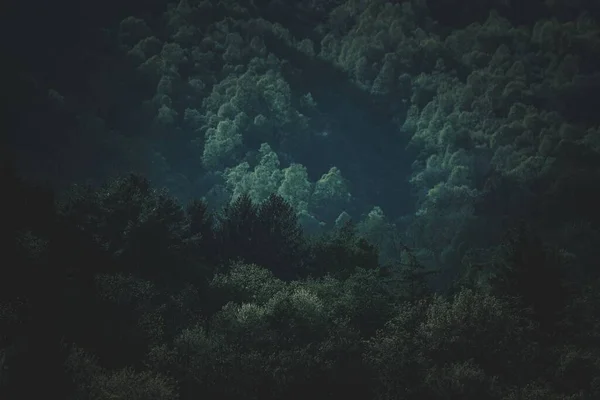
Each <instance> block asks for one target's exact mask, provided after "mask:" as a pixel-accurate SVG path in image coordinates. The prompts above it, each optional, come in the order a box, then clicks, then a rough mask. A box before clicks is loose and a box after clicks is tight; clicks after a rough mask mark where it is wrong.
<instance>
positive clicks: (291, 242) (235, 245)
mask: <svg viewBox="0 0 600 400" xmlns="http://www.w3.org/2000/svg"><path fill="white" fill-rule="evenodd" d="M216 234H217V237H218V240H219V247H220V248H219V252H220V261H221V262H222V263H227V262H229V261H233V260H236V259H242V260H244V261H245V262H247V263H254V264H258V265H261V266H263V267H265V268H268V269H270V270H271V271H272V272H273V273H274V274H275V276H277V277H279V278H282V279H286V280H289V279H293V278H294V277H296V276H297V275H298V272H299V268H300V266H301V260H302V257H303V253H304V239H303V236H302V230H301V228H300V226H299V225H298V220H297V218H296V213H295V211H294V209H293V208H292V207H291V206H290V205H289V204H288V203H287V202H286V201H285V200H283V198H282V197H281V196H279V195H276V194H272V195H270V196H269V197H268V198H267V199H266V200H265V201H263V202H262V203H260V204H259V205H256V204H254V203H253V202H252V200H251V199H250V196H249V195H247V194H246V195H241V196H239V197H238V198H237V199H236V200H234V201H233V202H232V203H231V204H229V205H227V206H226V207H225V209H224V210H223V213H222V215H221V216H220V217H219V225H218V227H217V232H216Z"/></svg>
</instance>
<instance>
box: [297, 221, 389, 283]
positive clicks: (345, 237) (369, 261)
mask: <svg viewBox="0 0 600 400" xmlns="http://www.w3.org/2000/svg"><path fill="white" fill-rule="evenodd" d="M310 252H311V254H310V262H309V263H308V265H307V266H306V273H308V274H310V275H312V276H313V277H321V276H325V275H328V274H329V275H332V276H335V277H338V278H342V279H344V278H347V277H348V276H350V274H352V272H353V271H354V270H355V269H356V268H358V267H360V268H365V269H377V268H378V267H379V255H378V252H377V249H376V248H375V246H373V245H372V244H370V243H369V242H367V241H366V240H365V239H363V238H361V237H360V236H358V233H357V231H356V227H355V226H354V225H353V224H352V222H350V221H349V222H348V223H346V224H344V225H343V226H342V227H341V229H338V230H335V231H334V232H332V233H329V234H325V235H323V236H322V237H318V238H316V239H314V240H313V241H312V243H311V244H310Z"/></svg>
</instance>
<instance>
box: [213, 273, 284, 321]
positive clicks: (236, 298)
mask: <svg viewBox="0 0 600 400" xmlns="http://www.w3.org/2000/svg"><path fill="white" fill-rule="evenodd" d="M284 288H285V283H284V282H283V281H281V280H280V279H278V278H276V277H275V276H274V275H273V273H272V272H271V271H269V270H268V269H266V268H264V267H260V266H258V265H254V264H234V265H232V266H231V268H230V270H229V271H228V272H227V273H226V274H223V273H220V274H217V275H215V277H214V278H213V280H212V281H211V283H210V289H211V291H212V292H213V294H212V295H211V304H212V305H213V306H214V308H215V309H216V310H218V309H220V308H221V307H222V306H223V305H225V304H226V303H228V302H230V301H231V302H234V303H237V304H242V303H249V302H250V303H255V304H265V303H266V302H267V301H268V300H269V299H271V297H273V295H275V293H277V292H279V291H281V290H283V289H284Z"/></svg>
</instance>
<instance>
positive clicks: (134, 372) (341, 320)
mask: <svg viewBox="0 0 600 400" xmlns="http://www.w3.org/2000/svg"><path fill="white" fill-rule="evenodd" d="M13 183H14V182H13ZM21 184H22V183H19V185H21ZM19 185H15V193H14V195H15V199H13V200H14V201H13V206H15V207H17V205H18V204H20V203H21V202H22V201H21V200H19V199H22V198H28V196H31V195H32V194H33V193H35V192H30V191H28V190H27V189H26V187H25V186H23V188H22V189H18V187H19ZM46 200H47V199H46ZM31 204H36V203H31ZM19 210H20V211H19V212H20V213H21V214H20V215H26V214H27V213H28V210H27V207H22V208H21V209H19ZM39 214H40V215H41V221H43V223H42V222H40V223H36V221H35V219H33V220H32V219H27V218H23V219H22V220H21V221H19V222H17V223H13V224H12V225H9V226H5V227H4V228H3V229H5V232H12V235H13V237H12V242H11V243H13V244H15V246H16V248H15V249H14V250H13V252H12V253H10V255H11V256H14V259H13V265H14V266H15V268H21V269H22V271H21V270H19V271H21V275H20V276H19V278H18V279H17V280H14V281H10V282H9V284H7V283H6V282H5V281H0V283H2V285H3V292H1V293H0V327H1V328H2V336H0V367H2V368H0V396H1V397H2V398H4V397H6V398H18V396H21V397H28V396H29V395H30V394H31V393H32V392H33V390H34V388H32V389H31V390H29V389H28V386H27V385H28V384H29V383H30V382H32V381H34V382H40V383H41V384H44V387H45V388H47V391H48V393H49V394H52V395H57V397H61V398H72V399H97V400H103V399H106V400H111V399H156V400H162V399H164V400H170V399H177V398H179V399H181V400H187V399H195V398H198V397H206V398H220V399H231V400H233V399H240V398H243V399H257V400H258V399H261V400H263V399H266V400H269V399H273V400H275V399H282V398H286V399H298V400H300V399H305V398H314V399H318V400H320V399H323V400H325V399H331V398H347V399H357V400H358V399H361V400H363V399H374V400H383V399H390V400H391V399H398V398H402V399H407V400H410V399H432V400H435V399H464V398H481V399H498V400H508V399H515V400H516V399H557V400H558V399H572V400H583V399H587V398H596V397H598V395H600V389H599V387H600V380H598V378H597V377H598V376H599V375H600V363H599V362H598V360H599V359H600V353H599V352H598V338H599V337H600V329H598V326H600V324H599V322H598V308H599V306H598V304H600V302H599V301H598V300H599V299H598V296H597V292H598V290H597V286H598V284H597V282H592V283H590V284H589V285H587V286H586V287H584V288H582V289H581V290H580V291H579V293H578V294H577V295H576V296H571V293H570V292H569V291H567V290H566V289H565V282H566V280H565V278H564V276H563V275H562V273H561V268H562V266H561V265H562V264H561V262H560V261H561V258H560V257H558V254H557V253H555V252H552V251H550V250H549V249H548V248H547V247H545V246H543V244H542V242H541V240H539V239H537V238H536V236H535V235H533V234H532V233H531V232H530V231H528V230H526V229H520V230H516V231H514V232H512V233H511V234H509V235H508V236H507V238H506V240H505V241H504V242H503V243H502V245H501V246H500V250H499V252H498V254H497V255H496V257H495V258H493V259H492V260H489V261H488V262H487V263H486V262H485V261H486V260H482V265H490V264H491V265H493V267H494V269H493V273H494V276H493V278H492V279H490V284H489V289H490V290H487V288H486V287H485V286H481V285H471V287H465V285H463V286H457V287H456V288H455V292H454V293H453V294H452V295H450V296H448V295H442V294H434V293H431V292H430V290H429V288H428V285H427V279H426V277H427V275H428V274H429V273H430V271H428V270H426V269H425V268H424V266H423V264H422V263H420V261H419V260H418V259H417V257H416V256H415V255H414V254H413V251H412V249H409V248H408V247H406V246H404V245H402V244H401V243H400V242H398V241H397V240H396V239H397V238H396V237H391V238H389V240H390V241H393V244H394V248H392V249H391V250H392V251H391V253H390V254H395V255H397V258H398V259H393V261H394V262H393V263H390V264H388V265H386V266H385V268H382V267H380V266H379V263H378V261H379V257H378V251H377V248H376V247H374V246H373V245H372V244H370V243H369V242H368V241H367V240H365V239H363V238H361V237H360V236H359V234H358V233H357V229H356V228H355V227H354V226H353V225H352V223H351V222H347V223H345V224H344V225H342V226H341V227H339V228H337V229H336V230H335V231H333V232H331V233H329V234H326V235H323V236H322V237H319V238H313V239H312V240H311V241H307V240H306V239H305V238H304V236H303V235H302V231H301V230H300V228H299V226H298V222H297V218H296V212H295V210H294V209H293V207H292V206H291V205H290V204H289V203H287V202H286V201H285V200H284V199H283V198H282V197H281V196H280V195H276V194H273V195H270V196H269V197H268V198H267V199H266V200H265V201H263V202H262V203H254V202H253V201H252V199H251V198H250V196H249V195H243V194H242V195H240V196H239V197H238V198H237V199H236V200H235V201H234V202H232V203H231V204H229V205H228V206H227V207H226V208H225V209H224V210H223V212H222V213H221V214H219V215H218V216H216V217H214V216H213V215H211V214H210V213H209V212H208V210H207V207H206V204H205V203H203V202H197V201H194V202H192V203H190V204H189V205H188V207H187V208H186V209H185V211H184V210H183V208H181V207H180V206H179V205H178V204H177V202H175V200H174V199H172V198H170V197H169V196H167V195H166V193H164V192H161V191H156V190H154V189H152V188H151V187H150V185H149V183H148V182H147V181H146V180H144V179H142V178H139V177H136V176H129V177H126V178H121V179H117V180H114V181H111V182H110V183H109V184H107V185H105V186H103V187H102V188H100V189H98V190H94V189H92V188H87V187H75V188H74V189H73V190H72V191H71V192H70V195H69V196H68V197H67V198H66V199H65V200H63V201H62V202H60V203H59V204H58V207H57V210H56V212H55V210H54V209H53V207H50V206H48V204H46V207H45V208H43V209H42V210H41V211H40V212H39ZM371 216H372V217H373V218H371V222H375V223H374V224H373V225H369V226H368V227H371V228H377V229H374V230H371V231H369V230H368V229H367V230H364V231H363V232H367V231H368V232H372V233H373V232H374V233H376V234H380V233H382V232H384V231H385V230H383V231H380V230H379V229H378V228H380V227H386V226H387V225H386V223H384V220H383V219H382V215H381V213H378V212H377V210H376V211H375V212H374V213H372V215H371ZM363 228H367V226H363ZM380 236H385V235H383V234H381V235H380ZM398 255H399V256H398ZM215 272H216V273H215ZM10 283H13V284H14V285H12V286H11V284H10ZM13 286H14V287H13ZM553 297H556V298H553ZM72 344H73V345H72ZM64 367H66V369H65V368H64ZM29 397H31V396H29Z"/></svg>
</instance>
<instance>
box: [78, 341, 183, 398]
mask: <svg viewBox="0 0 600 400" xmlns="http://www.w3.org/2000/svg"><path fill="white" fill-rule="evenodd" d="M66 367H67V369H69V370H70V371H71V373H72V376H73V378H74V381H75V387H76V392H75V395H74V396H73V397H72V398H73V399H76V400H116V399H118V400H121V399H122V400H125V399H128V400H129V399H131V400H175V399H177V392H176V387H175V382H174V381H173V380H172V379H170V378H168V377H166V376H163V375H160V374H156V373H153V372H151V371H141V372H137V371H135V370H133V369H132V368H123V369H120V370H116V371H107V370H104V369H103V368H101V367H99V366H98V363H97V360H96V359H95V358H94V357H92V356H90V355H89V354H86V353H85V352H84V351H83V350H81V349H78V348H76V347H74V348H72V349H71V352H70V354H69V356H68V358H67V361H66Z"/></svg>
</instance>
